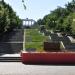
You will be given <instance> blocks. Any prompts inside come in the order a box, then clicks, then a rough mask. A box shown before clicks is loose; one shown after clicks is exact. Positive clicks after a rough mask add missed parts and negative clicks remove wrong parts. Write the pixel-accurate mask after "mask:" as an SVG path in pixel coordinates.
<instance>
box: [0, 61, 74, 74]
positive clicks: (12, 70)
mask: <svg viewBox="0 0 75 75" xmlns="http://www.w3.org/2000/svg"><path fill="white" fill-rule="evenodd" d="M0 75H75V66H55V65H25V64H22V63H21V62H0Z"/></svg>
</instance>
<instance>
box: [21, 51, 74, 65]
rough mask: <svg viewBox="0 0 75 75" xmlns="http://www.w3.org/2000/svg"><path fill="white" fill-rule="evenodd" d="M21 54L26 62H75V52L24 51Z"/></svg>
mask: <svg viewBox="0 0 75 75" xmlns="http://www.w3.org/2000/svg"><path fill="white" fill-rule="evenodd" d="M21 56H22V62H23V63H25V64H75V52H74V53H72V52H49V53H47V52H42V53H26V52H22V53H21Z"/></svg>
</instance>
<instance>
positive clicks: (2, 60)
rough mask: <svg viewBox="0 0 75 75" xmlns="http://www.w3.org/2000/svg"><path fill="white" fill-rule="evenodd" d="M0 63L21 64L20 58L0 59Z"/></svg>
mask: <svg viewBox="0 0 75 75" xmlns="http://www.w3.org/2000/svg"><path fill="white" fill-rule="evenodd" d="M0 62H21V57H0Z"/></svg>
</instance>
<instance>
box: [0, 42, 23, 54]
mask: <svg viewBox="0 0 75 75" xmlns="http://www.w3.org/2000/svg"><path fill="white" fill-rule="evenodd" d="M22 49H23V43H22V42H5V43H0V53H18V52H20V51H21V50H22Z"/></svg>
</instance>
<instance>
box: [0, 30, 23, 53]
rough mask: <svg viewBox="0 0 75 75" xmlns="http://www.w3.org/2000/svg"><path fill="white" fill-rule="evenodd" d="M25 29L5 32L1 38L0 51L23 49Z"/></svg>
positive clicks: (18, 50) (17, 51) (15, 51)
mask: <svg viewBox="0 0 75 75" xmlns="http://www.w3.org/2000/svg"><path fill="white" fill-rule="evenodd" d="M23 35H24V30H23V29H16V30H13V31H11V32H9V33H5V34H4V35H3V36H2V38H1V40H0V53H5V54H11V53H13V54H14V53H19V52H20V51H21V50H22V49H23Z"/></svg>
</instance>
